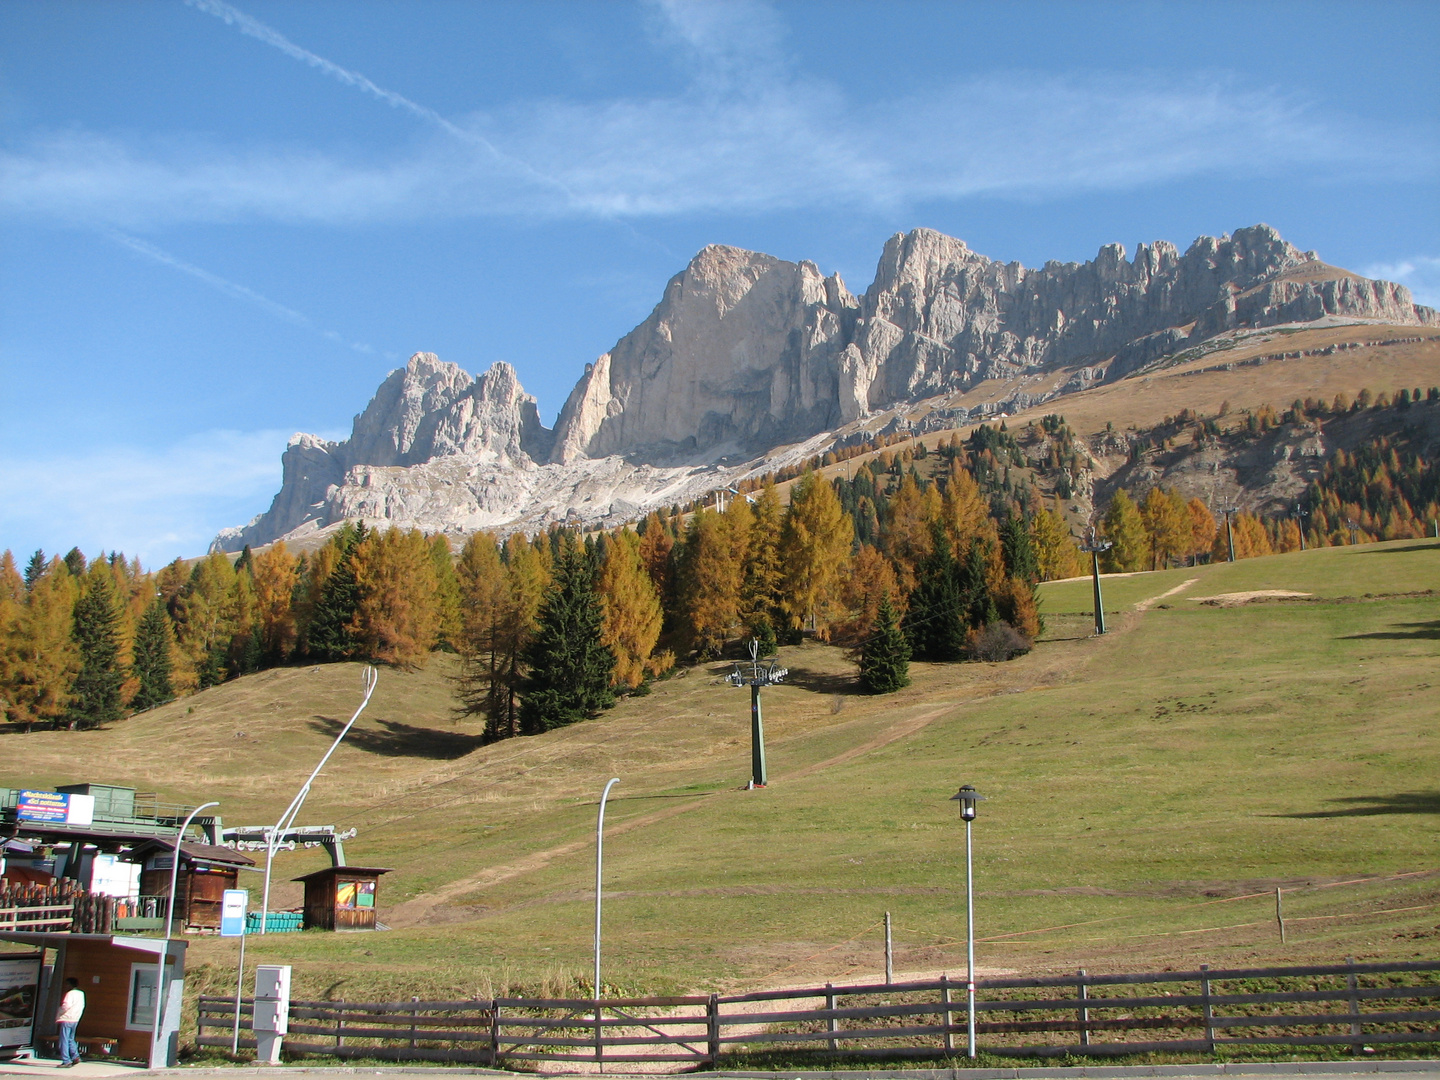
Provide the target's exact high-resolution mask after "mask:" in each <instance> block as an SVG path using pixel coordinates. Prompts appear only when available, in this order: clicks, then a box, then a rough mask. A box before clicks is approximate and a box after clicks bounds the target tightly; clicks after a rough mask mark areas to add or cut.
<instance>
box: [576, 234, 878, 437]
mask: <svg viewBox="0 0 1440 1080" xmlns="http://www.w3.org/2000/svg"><path fill="white" fill-rule="evenodd" d="M855 308H856V301H855V298H854V297H853V296H851V295H850V293H849V291H848V290H846V288H845V285H844V283H843V282H841V281H840V279H839V277H838V276H837V277H832V278H825V277H824V276H823V275H822V274H821V273H820V271H819V270H818V269H817V268H816V267H815V265H814V264H813V263H809V262H802V263H791V262H784V261H782V260H780V259H776V258H773V257H772V256H769V255H762V254H759V253H758V252H753V251H741V250H739V249H738V248H731V247H720V246H711V247H707V248H706V249H705V250H704V251H702V252H700V254H699V255H697V256H695V258H694V259H693V260H691V263H690V265H689V266H688V267H686V268H685V270H684V272H683V273H680V274H677V275H676V276H675V277H673V278H671V279H670V283H669V284H668V285H667V286H666V287H665V296H664V299H662V300H661V301H660V303H659V304H658V305H657V306H656V308H655V310H654V311H653V312H652V313H651V315H650V317H649V318H648V319H646V320H645V322H643V323H641V324H640V325H639V326H638V327H636V328H635V329H634V330H632V331H631V332H630V333H629V334H627V335H626V336H625V337H623V338H622V339H621V340H620V341H619V342H618V343H617V344H616V345H615V347H614V348H613V349H611V350H610V351H609V352H608V353H605V354H604V355H603V356H601V357H600V358H599V359H598V360H597V361H596V362H595V363H594V364H591V365H589V366H588V367H587V368H586V370H585V375H584V377H582V378H581V380H580V382H579V383H578V384H577V385H576V387H575V389H574V391H573V392H572V393H571V394H570V397H569V400H567V401H566V403H565V407H564V409H563V410H562V411H561V413H560V418H559V421H558V422H557V423H556V427H555V447H554V450H553V452H552V460H554V461H559V462H566V461H573V460H575V459H576V458H577V457H604V456H606V455H608V454H626V455H637V454H638V455H640V456H641V457H643V458H646V459H653V460H657V461H659V460H674V459H683V458H685V457H687V456H691V455H694V454H703V455H707V456H709V457H712V458H713V457H719V456H723V455H724V454H727V453H741V452H745V451H753V449H754V448H755V447H757V446H761V445H766V444H768V445H772V446H773V445H775V444H777V443H780V442H785V441H789V440H791V439H794V438H804V437H805V436H807V435H810V434H813V433H814V432H816V431H823V430H825V429H826V428H827V427H830V426H833V425H834V424H837V423H839V422H840V417H841V410H840V408H839V400H840V395H839V391H838V379H837V373H838V366H837V363H836V361H837V358H838V356H839V354H840V352H841V351H842V349H843V348H844V344H845V341H844V339H845V337H846V332H847V327H848V325H849V324H850V323H851V322H853V313H854V311H855Z"/></svg>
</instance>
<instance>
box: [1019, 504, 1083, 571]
mask: <svg viewBox="0 0 1440 1080" xmlns="http://www.w3.org/2000/svg"><path fill="white" fill-rule="evenodd" d="M1030 540H1031V543H1032V544H1033V545H1034V547H1035V565H1036V568H1037V569H1038V570H1039V571H1040V580H1041V581H1060V580H1062V579H1064V578H1072V577H1079V576H1080V575H1081V574H1083V573H1085V569H1086V567H1085V560H1084V559H1083V558H1082V557H1081V554H1080V549H1079V548H1078V547H1077V546H1076V545H1075V541H1074V540H1073V539H1071V537H1070V530H1069V528H1067V527H1066V525H1065V519H1064V518H1062V517H1061V516H1060V515H1059V514H1058V513H1056V512H1055V511H1053V510H1049V509H1046V508H1044V507H1042V508H1041V509H1039V510H1037V511H1036V512H1035V516H1034V517H1033V518H1031V519H1030Z"/></svg>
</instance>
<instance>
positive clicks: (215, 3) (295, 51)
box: [185, 0, 574, 201]
mask: <svg viewBox="0 0 1440 1080" xmlns="http://www.w3.org/2000/svg"><path fill="white" fill-rule="evenodd" d="M185 3H186V4H188V5H189V6H191V7H193V8H195V9H196V10H197V11H203V12H205V14H207V15H213V16H215V18H217V19H220V20H222V21H223V22H224V23H225V24H226V25H227V26H233V27H235V28H236V29H238V30H239V31H240V32H241V33H242V34H246V35H248V36H249V37H253V38H255V39H256V40H257V41H263V42H264V43H265V44H266V45H270V46H272V47H274V48H276V49H279V50H280V51H281V52H283V53H284V54H285V55H286V56H288V57H290V58H291V59H294V60H299V61H300V62H301V63H303V64H308V65H309V66H310V67H313V68H315V69H316V70H318V71H320V72H322V73H324V74H326V75H329V76H330V77H331V78H332V79H335V80H337V81H339V82H342V83H344V84H345V85H346V86H353V87H354V88H355V89H357V90H359V91H361V92H362V93H366V94H370V95H371V96H372V97H376V98H379V99H380V100H381V101H383V102H385V103H386V104H387V105H390V106H392V107H394V108H397V109H404V110H405V111H406V112H408V113H410V114H411V115H412V116H416V117H419V118H420V119H421V120H424V121H426V122H428V123H431V124H434V125H435V126H436V127H438V128H440V129H441V130H443V131H444V132H445V133H446V134H448V135H451V136H453V137H454V138H456V139H459V140H460V141H462V142H467V143H470V144H471V145H474V146H479V147H482V148H483V149H484V150H485V151H486V152H488V153H489V154H490V155H491V156H492V157H494V158H495V159H496V160H497V161H501V162H504V163H505V164H507V165H510V166H512V167H514V168H517V169H519V170H520V171H522V172H524V173H525V174H527V175H528V176H530V177H531V178H532V179H535V180H538V181H540V182H541V183H543V184H546V185H548V186H550V187H553V188H555V189H557V190H559V191H561V192H563V193H564V194H565V195H566V196H567V197H568V198H570V199H571V200H572V201H573V200H574V194H573V192H571V191H570V189H569V188H567V187H566V186H565V185H564V184H563V183H561V182H560V181H559V180H556V179H555V178H554V177H552V176H546V175H545V174H544V173H542V172H540V171H539V170H538V169H536V168H535V167H534V166H533V165H530V164H529V163H527V162H524V161H521V160H519V159H518V158H515V157H511V156H510V155H509V154H506V153H504V152H503V151H502V150H501V149H500V148H499V147H497V146H496V145H495V144H494V143H492V142H491V141H490V140H489V139H487V138H485V137H484V136H483V135H479V134H476V133H475V132H473V131H466V130H465V129H464V128H462V127H460V126H458V125H456V124H453V123H451V122H450V121H449V120H447V119H445V117H443V116H441V115H440V114H439V113H437V112H436V111H435V110H434V109H431V108H428V107H426V106H424V105H421V104H420V103H419V102H415V101H411V100H410V99H409V98H407V97H406V96H405V95H403V94H397V93H396V92H395V91H394V90H386V89H385V88H384V87H383V86H377V85H376V84H375V83H374V82H372V81H371V80H369V79H367V78H366V77H365V76H364V75H361V74H360V73H359V72H358V71H351V70H350V69H349V68H344V67H341V66H340V65H339V64H336V63H334V62H333V61H330V60H326V59H325V58H324V57H323V56H317V55H316V54H315V53H313V52H311V51H310V50H309V49H304V48H301V47H300V46H299V45H296V44H295V43H294V42H293V41H291V40H290V39H289V38H287V37H286V36H285V35H284V34H282V33H280V32H279V31H278V30H275V29H274V28H272V27H269V26H266V25H265V24H264V23H262V22H261V21H260V20H259V19H256V18H255V17H253V16H251V15H247V14H245V13H244V12H243V11H241V10H239V9H238V8H235V7H232V6H230V5H229V4H227V3H225V2H224V0H185Z"/></svg>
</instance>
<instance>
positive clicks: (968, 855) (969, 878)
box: [965, 821, 975, 1061]
mask: <svg viewBox="0 0 1440 1080" xmlns="http://www.w3.org/2000/svg"><path fill="white" fill-rule="evenodd" d="M965 945H966V957H965V999H966V1006H967V1010H968V1012H969V1018H968V1021H967V1024H966V1029H967V1031H968V1033H969V1039H970V1058H971V1060H972V1061H973V1060H974V1058H975V864H974V860H973V858H972V848H971V845H970V822H968V821H967V822H965Z"/></svg>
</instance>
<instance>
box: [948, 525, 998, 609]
mask: <svg viewBox="0 0 1440 1080" xmlns="http://www.w3.org/2000/svg"><path fill="white" fill-rule="evenodd" d="M985 551H986V542H985V541H983V540H980V539H978V538H977V539H975V540H972V541H971V542H970V550H969V551H968V552H966V554H965V559H964V561H963V562H960V563H959V564H958V570H957V576H958V579H959V580H958V583H957V587H956V591H957V592H958V593H959V594H960V606H961V610H962V612H963V614H962V616H961V617H962V618H963V619H964V621H965V622H966V624H967V625H969V626H970V627H974V628H980V627H986V626H989V625H990V624H991V623H993V622H999V621H1000V612H999V610H998V609H997V608H996V606H995V597H994V596H992V595H991V594H990V584H989V581H988V579H987V577H986V574H985Z"/></svg>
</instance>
